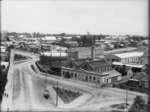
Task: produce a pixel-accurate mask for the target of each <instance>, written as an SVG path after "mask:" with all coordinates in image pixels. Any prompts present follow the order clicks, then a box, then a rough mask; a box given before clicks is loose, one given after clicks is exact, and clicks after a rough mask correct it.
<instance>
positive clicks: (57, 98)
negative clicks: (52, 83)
mask: <svg viewBox="0 0 150 112" xmlns="http://www.w3.org/2000/svg"><path fill="white" fill-rule="evenodd" d="M56 106H58V81H57V92H56Z"/></svg>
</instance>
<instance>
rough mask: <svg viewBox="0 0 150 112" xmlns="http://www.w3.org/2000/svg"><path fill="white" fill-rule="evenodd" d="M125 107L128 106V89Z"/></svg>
mask: <svg viewBox="0 0 150 112" xmlns="http://www.w3.org/2000/svg"><path fill="white" fill-rule="evenodd" d="M127 105H128V89H127V90H126V108H127Z"/></svg>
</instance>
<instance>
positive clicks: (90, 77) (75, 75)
mask: <svg viewBox="0 0 150 112" xmlns="http://www.w3.org/2000/svg"><path fill="white" fill-rule="evenodd" d="M63 75H65V71H63ZM70 75H73V73H71V74H70ZM83 76H84V75H80V74H78V77H83ZM74 77H75V78H77V74H76V73H75V74H74ZM87 78H88V76H86V80H88V79H87ZM92 78H93V80H94V81H95V80H96V77H92V76H89V79H90V80H91V79H92Z"/></svg>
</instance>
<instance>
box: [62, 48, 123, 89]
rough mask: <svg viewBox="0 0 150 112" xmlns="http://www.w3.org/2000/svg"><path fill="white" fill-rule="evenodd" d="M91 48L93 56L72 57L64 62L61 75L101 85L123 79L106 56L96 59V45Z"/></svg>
mask: <svg viewBox="0 0 150 112" xmlns="http://www.w3.org/2000/svg"><path fill="white" fill-rule="evenodd" d="M91 49H92V51H91V52H92V56H91V57H92V58H85V59H73V58H70V59H69V60H68V61H67V62H66V63H64V65H63V66H62V67H61V77H63V78H69V79H74V80H80V81H83V82H90V83H94V84H96V85H100V86H101V85H105V84H108V83H114V82H117V81H119V80H121V79H122V75H121V74H120V73H119V72H117V71H116V70H114V69H112V67H111V65H110V64H108V63H107V61H106V60H105V59H104V58H101V59H98V60H96V59H95V50H94V47H92V48H91Z"/></svg>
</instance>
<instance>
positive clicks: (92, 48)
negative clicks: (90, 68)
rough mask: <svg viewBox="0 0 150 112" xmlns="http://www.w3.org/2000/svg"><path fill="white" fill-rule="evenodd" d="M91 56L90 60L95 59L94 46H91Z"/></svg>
mask: <svg viewBox="0 0 150 112" xmlns="http://www.w3.org/2000/svg"><path fill="white" fill-rule="evenodd" d="M91 58H92V60H95V46H92V47H91Z"/></svg>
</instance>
